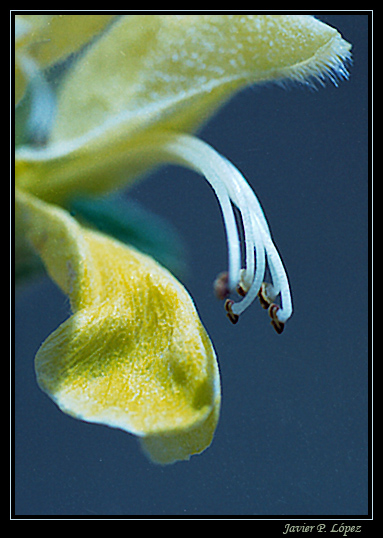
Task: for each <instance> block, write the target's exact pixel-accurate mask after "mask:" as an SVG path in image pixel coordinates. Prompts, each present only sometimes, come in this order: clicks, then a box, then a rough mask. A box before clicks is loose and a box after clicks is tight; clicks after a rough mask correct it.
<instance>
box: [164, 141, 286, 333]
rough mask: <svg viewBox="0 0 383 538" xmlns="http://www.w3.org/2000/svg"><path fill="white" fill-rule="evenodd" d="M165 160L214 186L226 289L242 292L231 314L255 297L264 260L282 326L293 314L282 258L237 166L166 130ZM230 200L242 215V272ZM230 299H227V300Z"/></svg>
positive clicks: (248, 303) (239, 248)
mask: <svg viewBox="0 0 383 538" xmlns="http://www.w3.org/2000/svg"><path fill="white" fill-rule="evenodd" d="M161 149H162V150H163V151H164V152H165V153H166V156H167V159H169V158H170V159H171V160H172V161H173V162H177V163H179V164H183V165H184V166H187V167H189V168H192V169H193V170H195V171H197V172H199V173H200V174H202V175H203V176H205V178H206V179H207V181H208V182H209V183H210V185H211V186H212V188H213V189H214V191H215V193H216V196H217V198H218V201H219V203H220V206H221V209H222V215H223V219H224V222H225V227H226V233H227V243H228V252H229V279H228V286H229V290H230V291H234V290H235V289H236V287H237V286H238V285H239V286H240V287H241V288H242V290H243V291H244V292H245V293H246V294H245V296H244V297H243V299H242V300H241V301H239V302H237V303H233V304H232V305H231V307H230V308H231V311H232V313H233V314H234V315H236V316H238V315H239V314H241V313H242V312H243V311H244V310H245V309H246V308H247V307H248V306H249V305H250V304H251V303H252V302H253V301H254V299H255V298H256V297H257V294H258V292H259V290H260V287H261V284H262V282H263V279H264V275H265V270H266V259H267V264H268V267H269V270H270V274H271V279H272V284H273V288H274V290H275V294H276V295H280V302H281V307H280V308H278V307H275V309H276V316H277V318H278V320H279V321H280V322H281V323H282V324H283V323H285V322H286V321H287V319H288V318H289V317H290V316H291V314H292V302H291V295H290V288H289V283H288V279H287V275H286V271H285V269H284V267H283V263H282V260H281V258H280V256H279V254H278V251H277V249H276V247H275V245H274V243H273V241H272V239H271V234H270V230H269V226H268V224H267V221H266V218H265V215H264V213H263V210H262V207H261V205H260V203H259V201H258V199H257V197H256V195H255V193H254V191H253V190H252V189H251V187H250V186H249V184H248V183H247V181H246V180H245V178H244V177H243V176H242V174H241V173H240V172H239V170H238V169H237V168H236V167H235V166H234V165H233V164H232V163H231V162H230V161H229V160H227V159H226V158H225V157H223V156H222V155H220V154H219V153H217V152H216V151H215V150H214V149H213V148H212V147H211V146H209V145H208V144H206V143H205V142H203V141H202V140H199V139H198V138H195V137H193V136H190V135H184V134H174V135H173V134H172V135H170V134H169V137H168V138H167V137H165V138H164V139H163V140H162V143H161ZM232 204H234V205H235V206H236V207H237V208H238V210H239V212H240V215H241V219H242V224H243V245H242V248H243V251H244V252H243V254H244V259H245V263H246V267H245V269H244V270H242V271H241V244H240V240H239V234H238V228H237V222H236V220H235V216H234V212H233V207H232ZM231 302H232V301H231Z"/></svg>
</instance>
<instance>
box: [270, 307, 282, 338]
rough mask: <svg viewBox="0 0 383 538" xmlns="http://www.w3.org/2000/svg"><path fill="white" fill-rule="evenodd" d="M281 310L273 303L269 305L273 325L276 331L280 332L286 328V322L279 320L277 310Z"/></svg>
mask: <svg viewBox="0 0 383 538" xmlns="http://www.w3.org/2000/svg"><path fill="white" fill-rule="evenodd" d="M278 310H279V306H278V305H276V304H274V303H272V304H271V305H270V307H269V316H270V317H271V325H272V326H273V327H274V329H275V330H276V332H277V333H278V334H282V332H283V329H284V328H285V324H284V323H282V322H281V321H279V319H278V316H277V312H278Z"/></svg>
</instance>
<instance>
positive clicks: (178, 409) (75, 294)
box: [14, 12, 352, 465]
mask: <svg viewBox="0 0 383 538" xmlns="http://www.w3.org/2000/svg"><path fill="white" fill-rule="evenodd" d="M112 13H113V12H112ZM351 49H352V45H351V44H350V43H348V42H347V41H346V40H345V39H344V38H343V37H342V36H341V34H340V33H339V31H338V30H337V29H335V28H334V27H332V26H330V25H328V24H325V23H324V22H322V21H320V20H319V19H318V18H316V17H314V16H311V15H294V14H291V15H288V14H287V15H259V14H258V15H256V14H254V15H253V14H244V15H242V14H233V15H228V14H226V15H222V14H209V15H203V14H199V15H194V14H185V15H173V14H148V15H143V14H139V15H134V14H128V15H114V14H112V15H54V14H53V15H51V14H47V15H44V14H42V15H33V14H26V15H23V14H20V15H16V17H15V88H14V89H15V91H14V95H15V104H16V134H17V142H16V150H15V278H16V286H17V288H18V289H19V291H18V293H20V294H22V293H23V290H24V289H26V288H27V287H28V285H29V283H30V282H32V281H33V280H35V279H36V278H38V277H39V276H40V275H42V274H44V273H46V274H47V275H48V276H49V278H50V279H51V280H52V281H53V282H54V283H55V284H56V285H57V286H58V288H59V289H60V290H61V292H63V294H65V296H66V297H67V300H68V304H69V305H70V311H71V313H70V315H69V317H67V319H65V320H64V321H63V322H62V323H61V324H60V325H59V326H58V327H57V328H56V329H55V330H54V331H53V332H51V334H49V336H47V338H46V339H45V340H44V341H43V342H42V343H41V345H40V346H39V349H38V350H37V352H36V355H35V361H34V367H35V374H36V379H37V383H38V386H39V387H40V388H41V389H42V391H43V392H45V393H46V394H47V395H48V396H49V397H50V398H51V399H52V400H53V402H54V403H55V404H56V405H57V406H58V408H59V409H60V410H61V411H63V412H64V413H66V414H68V415H70V416H72V417H75V418H78V419H80V420H82V421H85V422H89V423H97V424H103V425H107V426H110V427H112V428H117V429H119V430H123V431H125V432H128V433H130V434H133V435H134V436H136V437H137V438H138V439H139V442H140V445H141V448H142V450H143V452H144V454H145V455H146V456H147V457H148V458H149V460H150V461H151V462H154V463H157V464H162V465H163V464H170V463H175V462H177V461H180V460H189V459H190V457H191V456H193V455H195V454H200V453H202V452H203V451H205V450H206V449H207V448H208V447H209V446H210V445H211V443H212V441H213V437H214V435H215V432H216V431H217V426H218V423H219V418H220V413H221V403H222V402H221V399H222V396H221V383H222V382H223V383H224V384H225V379H224V378H223V379H221V374H220V367H219V357H220V353H221V349H220V344H219V342H218V341H213V339H211V337H210V336H209V334H208V332H210V331H208V330H207V329H208V328H207V329H206V328H205V324H204V320H203V318H202V319H201V317H200V314H199V304H198V301H196V300H195V298H193V297H192V295H191V293H190V291H188V285H187V277H186V276H185V275H186V274H187V272H188V270H189V269H190V260H189V258H188V257H187V256H186V255H185V249H186V250H188V245H186V246H185V244H184V240H183V238H182V236H181V235H180V234H179V233H178V232H177V231H176V230H175V228H174V227H173V225H172V214H171V213H169V214H167V215H166V219H165V216H162V217H160V218H157V217H156V216H155V215H152V213H151V212H150V210H149V209H148V210H145V208H143V207H141V206H135V205H134V203H130V202H129V193H130V192H131V190H132V189H133V188H135V187H136V186H137V185H140V189H142V191H145V188H146V187H145V185H146V181H147V179H146V178H148V177H149V175H151V174H159V175H161V171H162V170H163V167H165V166H168V165H172V166H175V167H177V170H178V169H180V168H187V169H189V170H190V171H191V173H194V174H195V175H196V176H198V175H199V176H201V177H202V178H204V179H205V181H206V183H207V187H206V188H205V191H206V196H209V195H211V192H209V188H208V187H210V191H212V192H213V193H214V195H215V197H216V199H217V202H218V208H219V209H217V210H216V214H215V215H211V218H212V219H216V220H218V221H219V220H221V221H222V223H223V226H224V231H225V237H226V248H227V255H226V260H227V262H226V263H227V266H226V267H222V266H220V265H219V264H218V262H217V267H216V275H217V276H216V279H215V281H214V279H213V280H212V282H211V288H212V291H213V292H214V293H213V294H212V295H213V299H212V301H214V295H215V296H216V298H218V299H219V300H220V301H222V308H221V315H222V317H223V318H225V319H226V321H227V327H228V330H231V331H233V335H235V331H236V330H237V329H238V327H240V325H241V317H242V314H244V312H245V311H247V310H248V309H250V310H252V309H253V308H259V305H260V307H262V308H263V309H264V310H265V314H264V320H265V325H264V326H262V327H260V331H261V332H262V333H264V334H265V336H264V338H265V339H267V335H268V334H269V333H270V334H271V335H272V336H273V337H275V338H280V339H283V338H285V335H286V333H287V332H288V331H289V330H290V326H292V325H293V324H294V319H295V318H294V316H293V312H295V308H294V305H293V297H294V289H293V286H292V285H291V282H290V281H289V280H290V279H289V278H288V269H289V268H288V266H287V264H286V266H285V264H284V262H283V258H284V252H282V251H280V250H279V248H278V237H277V236H274V235H273V222H272V220H271V219H270V220H268V218H267V214H266V211H264V210H263V207H262V200H260V199H258V197H257V195H256V193H255V190H254V189H255V188H256V185H257V178H256V177H246V178H245V176H244V174H243V173H242V172H241V171H240V169H239V167H237V166H235V165H234V164H233V163H232V162H231V161H230V160H229V159H228V158H227V157H226V156H224V155H223V154H221V153H220V152H219V151H217V150H216V149H215V148H214V147H213V146H214V142H213V145H211V144H210V143H208V142H206V141H205V140H204V138H203V136H200V135H199V131H201V129H202V128H203V126H205V125H206V123H207V122H208V120H209V119H210V118H212V117H213V115H214V114H216V113H218V112H219V110H221V109H222V108H223V106H224V105H225V104H226V103H227V102H228V101H229V100H230V99H233V97H234V96H235V95H236V94H237V93H238V92H240V91H241V90H243V89H244V88H246V87H257V86H260V87H264V88H265V89H264V91H265V92H266V91H267V88H268V86H270V87H271V86H273V85H277V86H279V87H280V88H284V87H286V88H288V89H289V91H291V92H295V91H296V86H306V87H307V88H309V90H315V92H313V94H315V93H316V92H317V91H318V92H319V93H320V92H322V91H324V92H325V91H326V90H327V88H324V87H325V86H338V84H343V83H347V82H345V81H347V79H348V77H349V71H352V69H351V68H352V55H351ZM254 100H256V95H255V94H254ZM234 101H235V100H234ZM231 106H232V107H235V102H234V103H233V105H231ZM255 128H256V127H255ZM249 145H251V141H249ZM180 181H181V180H180ZM197 181H200V180H199V179H198V178H197V179H196V182H197ZM165 183H166V180H164V182H163V184H165ZM149 185H150V183H149ZM188 188H189V187H188ZM288 203H289V202H288V201H287V202H286V204H288ZM209 217H210V215H209ZM221 248H222V250H223V251H224V249H225V244H224V242H223V243H222V245H221ZM190 254H191V256H193V252H191V253H190ZM293 255H296V256H299V252H298V246H297V251H296V252H295V253H292V252H290V253H289V257H291V256H293ZM212 263H214V260H212ZM304 263H305V260H304V259H302V261H301V264H302V265H304ZM206 277H207V276H206ZM201 278H204V275H201ZM257 303H259V305H258V304H257ZM246 315H248V313H246ZM290 318H292V319H291V320H290ZM237 322H238V325H237ZM233 325H235V326H233ZM234 338H235V336H234ZM266 347H267V346H266ZM227 381H229V380H227ZM224 398H225V391H223V400H222V401H224ZM36 413H37V411H36Z"/></svg>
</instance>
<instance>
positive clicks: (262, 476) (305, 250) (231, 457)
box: [15, 14, 369, 517]
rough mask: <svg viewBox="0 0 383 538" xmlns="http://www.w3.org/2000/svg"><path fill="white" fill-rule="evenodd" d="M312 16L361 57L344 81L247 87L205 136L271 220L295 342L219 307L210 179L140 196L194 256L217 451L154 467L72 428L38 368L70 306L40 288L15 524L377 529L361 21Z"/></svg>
mask: <svg viewBox="0 0 383 538" xmlns="http://www.w3.org/2000/svg"><path fill="white" fill-rule="evenodd" d="M318 16H319V18H320V19H321V20H323V21H324V22H327V23H329V24H331V25H333V26H335V27H336V28H338V29H339V31H340V32H341V33H342V35H343V36H344V37H345V39H347V40H348V41H350V42H351V43H352V44H353V66H352V68H351V76H350V79H349V80H348V81H347V82H341V83H340V85H339V87H338V88H335V87H334V86H332V85H331V84H330V83H328V84H327V85H326V88H320V89H319V91H311V90H309V89H307V88H304V87H296V86H295V87H291V88H288V89H287V90H284V89H282V88H279V87H276V86H260V87H252V88H250V89H247V90H245V91H243V92H242V93H241V94H239V95H238V96H236V97H235V98H234V99H233V100H232V101H231V102H230V103H229V104H228V105H227V106H226V107H225V108H223V109H222V110H221V111H220V112H219V113H218V114H217V115H216V116H215V117H214V118H213V119H212V120H211V121H210V123H209V124H208V125H207V126H206V127H205V128H204V129H203V131H202V132H201V133H200V136H201V138H203V139H205V140H206V141H208V142H209V143H210V144H212V145H213V146H214V147H215V148H216V149H218V150H219V151H220V152H221V153H223V154H224V155H225V156H227V157H228V158H230V159H231V160H232V161H233V162H234V163H235V164H236V165H237V166H238V167H239V168H240V169H241V171H242V172H243V173H244V175H245V176H246V178H247V179H248V180H249V182H250V183H251V184H252V186H253V188H254V189H255V191H256V193H257V194H258V196H259V198H260V200H261V203H262V205H263V207H264V209H265V212H266V215H267V218H268V220H269V223H270V226H271V229H272V233H273V236H274V239H275V241H276V244H277V246H278V249H279V250H280V252H281V253H282V256H283V260H284V262H285V265H286V267H287V269H288V274H289V278H290V282H291V286H292V292H293V299H294V309H295V312H294V316H293V317H292V319H291V320H290V321H289V323H288V325H287V326H286V328H285V332H284V333H283V334H282V335H281V336H278V335H277V334H276V333H275V332H274V331H273V329H272V328H271V326H270V325H269V322H268V319H267V314H266V313H265V312H264V311H263V310H262V309H261V308H259V305H258V304H254V306H253V307H252V308H251V309H249V311H247V312H246V313H245V314H244V315H243V316H242V317H241V319H240V322H239V323H238V324H237V325H236V326H233V325H231V324H230V323H229V322H228V320H227V319H226V316H225V314H224V311H223V308H222V304H221V303H219V302H217V301H216V300H215V298H214V296H213V291H212V281H213V280H214V278H215V276H216V274H217V273H218V272H219V271H221V270H223V269H225V267H226V245H225V234H224V230H223V226H222V222H221V216H220V212H219V208H218V205H217V202H216V200H215V198H214V196H213V194H212V191H211V189H209V187H208V186H207V184H206V183H205V182H204V181H203V179H201V178H200V177H199V176H197V175H196V174H193V173H191V172H189V171H187V170H184V169H180V168H175V167H173V168H172V167H167V168H165V169H162V170H161V171H160V172H159V173H157V174H156V175H153V176H151V177H150V178H148V179H147V180H145V181H144V182H142V183H139V184H137V186H135V187H134V188H133V189H132V190H131V191H130V196H131V197H133V198H134V199H135V200H138V201H140V202H142V203H143V204H145V206H146V207H148V208H150V209H152V210H153V211H154V212H155V213H157V214H159V215H163V216H166V217H167V218H168V219H169V220H171V222H172V223H173V224H174V225H175V226H176V227H177V228H178V230H179V231H180V233H181V234H182V236H183V238H184V240H185V243H186V244H187V246H188V250H189V253H190V267H191V271H190V277H189V278H188V280H187V281H186V282H185V284H186V286H187V288H188V289H189V291H190V293H191V295H192V297H193V298H194V301H195V303H196V305H197V308H198V311H199V313H200V316H201V318H202V320H203V323H204V325H205V327H206V329H207V331H208V333H209V334H210V336H211V339H212V341H213V343H214V346H215V348H216V351H217V354H218V358H219V364H220V369H221V378H222V391H223V403H222V413H221V418H220V422H219V425H218V429H217V432H216V435H215V438H214V441H213V444H212V446H211V447H210V448H209V449H208V450H207V451H206V452H204V453H203V454H202V455H200V456H195V457H193V458H192V459H191V460H190V461H189V462H182V463H177V464H175V465H172V466H167V467H160V466H156V465H153V464H151V463H149V462H148V461H147V459H146V458H145V456H144V455H143V454H142V453H141V452H140V450H139V448H138V444H137V443H136V439H135V438H134V437H133V436H130V435H129V434H126V433H124V432H122V431H118V430H114V429H111V428H108V427H104V426H97V425H92V424H87V423H83V422H80V421H77V420H75V419H73V418H70V417H69V416H66V415H64V414H63V413H61V412H60V411H59V410H58V409H57V408H56V406H55V405H54V404H53V403H52V402H51V401H50V400H49V398H48V397H47V396H46V395H45V394H43V393H42V392H41V391H40V390H39V388H38V387H37V384H36V382H35V377H34V369H33V358H34V355H35V353H36V351H37V349H38V347H39V345H40V344H41V342H42V341H43V340H44V339H45V338H46V337H47V336H48V334H49V333H51V332H52V331H53V330H54V329H55V328H56V327H57V325H58V324H59V323H60V322H62V321H63V320H64V319H65V318H66V317H67V316H68V301H67V299H66V298H65V297H64V296H63V295H62V294H61V293H60V292H59V291H58V290H57V288H56V286H55V285H54V284H53V283H52V282H51V281H50V280H48V279H47V278H43V279H40V280H39V281H37V282H35V283H34V284H33V285H32V286H31V287H30V288H28V289H26V290H24V292H23V294H22V295H20V296H18V297H17V301H16V320H15V330H16V339H15V351H16V363H15V374H16V375H15V381H16V390H15V410H16V412H15V419H16V420H15V464H16V474H15V496H16V503H15V509H16V514H18V515H52V516H54V515H85V516H92V515H96V514H97V515H137V516H145V515H154V516H155V515H159V516H164V515H168V516H171V515H181V516H198V515H201V516H203V515H210V516H214V515H218V516H219V515H234V516H241V515H261V516H273V515H286V516H289V515H302V516H309V515H319V516H320V515H332V516H340V517H342V516H348V515H365V514H367V512H368V346H369V340H368V332H369V331H368V293H369V286H368V278H369V272H368V245H369V238H368V222H369V219H368V61H369V59H368V39H369V36H368V16H367V15H326V16H325V15H321V14H319V15H318Z"/></svg>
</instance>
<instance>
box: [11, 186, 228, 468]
mask: <svg viewBox="0 0 383 538" xmlns="http://www.w3.org/2000/svg"><path fill="white" fill-rule="evenodd" d="M17 200H18V204H19V205H20V206H21V208H22V211H23V212H24V218H25V221H26V224H27V225H28V229H29V233H28V236H29V239H30V241H31V242H32V243H33V245H34V247H35V248H36V249H37V251H38V252H39V254H40V256H41V257H42V259H43V261H44V264H45V265H46V267H47V270H48V272H49V273H50V275H51V276H52V278H53V279H54V280H55V281H56V282H57V283H58V285H59V286H60V287H61V288H62V289H63V290H64V292H65V293H67V294H68V296H69V298H70V300H71V304H72V309H73V311H74V314H73V315H72V316H71V317H70V318H69V319H68V320H67V321H65V322H64V323H63V324H62V325H60V327H59V328H58V329H57V330H56V331H55V332H54V333H52V334H51V335H50V336H49V337H48V338H47V339H46V341H45V342H44V343H43V344H42V346H41V348H40V349H39V351H38V353H37V355H36V360H35V365H36V373H37V379H38V383H39V385H40V387H41V388H42V389H43V390H44V391H45V392H47V393H48V394H49V395H50V396H51V398H52V399H53V400H54V401H55V402H56V403H57V405H58V406H59V407H60V408H61V409H62V410H63V411H65V412H66V413H69V414H71V415H73V416H75V417H77V418H80V419H83V420H86V421H89V422H98V423H103V424H107V425H109V426H112V427H116V428H121V429H123V430H126V431H128V432H131V433H134V434H136V435H138V436H140V438H142V442H143V445H144V449H145V451H146V452H147V453H148V455H149V457H151V459H152V460H153V461H157V462H160V463H171V462H173V461H176V460H182V459H188V458H189V457H190V455H192V454H195V453H199V452H201V451H202V450H204V449H205V448H207V446H209V444H210V443H211V440H212V437H213V434H214V430H215V427H216V424H217V421H218V415H219V406H220V382H219V372H218V365H217V361H216V357H215V353H214V350H213V347H212V345H211V342H210V340H209V338H208V336H207V334H206V332H205V330H204V328H203V326H202V324H201V322H200V320H199V318H198V315H197V313H196V310H195V307H194V305H193V302H192V300H191V298H190V296H189V295H188V293H187V292H186V290H185V289H184V288H183V287H182V286H181V284H180V283H179V282H178V281H177V280H176V279H175V278H174V277H173V276H172V275H171V274H170V273H169V272H168V271H167V270H165V269H164V268H162V267H161V266H160V265H159V264H157V263H156V262H155V261H154V260H153V259H152V258H150V257H148V256H145V255H143V254H141V253H139V252H138V251H136V250H134V249H132V248H127V247H126V246H125V245H123V244H121V243H119V242H118V241H114V240H112V239H110V238H108V237H107V236H104V235H102V234H99V233H96V232H93V231H90V230H87V229H84V228H82V227H80V226H79V225H78V224H77V223H76V222H75V221H74V219H72V217H70V215H69V214H68V213H67V212H66V211H64V210H62V209H60V208H58V207H55V206H52V205H49V204H47V203H44V202H41V201H39V200H36V199H35V198H33V197H31V196H30V195H25V194H22V193H18V195H17Z"/></svg>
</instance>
